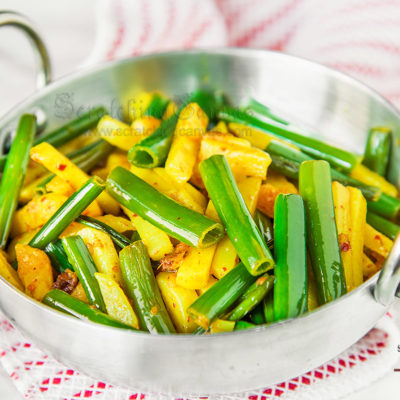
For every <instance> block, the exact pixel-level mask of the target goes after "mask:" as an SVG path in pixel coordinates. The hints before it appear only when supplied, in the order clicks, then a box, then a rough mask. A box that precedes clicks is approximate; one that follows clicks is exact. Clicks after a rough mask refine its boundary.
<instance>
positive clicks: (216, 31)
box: [87, 0, 400, 107]
mask: <svg viewBox="0 0 400 400" xmlns="http://www.w3.org/2000/svg"><path fill="white" fill-rule="evenodd" d="M217 46H244V47H256V48H264V49H272V50H279V51H284V52H287V53H290V54H294V55H299V56H302V57H306V58H308V59H311V60H315V61H318V62H321V63H323V64H326V65H328V66H330V67H332V68H337V69H339V70H341V71H343V72H346V73H348V74H350V75H353V76H355V77H356V78H358V79H360V80H361V81H364V82H365V83H366V84H368V85H370V86H371V87H373V88H374V89H376V90H377V91H378V92H380V93H381V94H382V95H383V96H385V97H386V98H387V99H389V100H390V101H392V102H393V103H394V104H396V105H397V106H398V107H400V0H335V1H325V2H321V1H320V0H319V1H318V0H268V1H265V0H202V1H201V2H200V1H198V0H164V1H156V0H150V1H149V0H115V1H110V0H100V1H99V3H98V9H97V38H96V43H95V46H94V49H93V52H92V54H91V55H90V57H89V59H88V60H87V64H94V63H97V62H99V61H104V60H110V59H113V58H122V57H127V56H132V55H137V54H143V53H149V52H159V51H168V50H175V49H186V48H191V47H200V48H205V47H217Z"/></svg>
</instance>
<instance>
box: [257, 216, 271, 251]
mask: <svg viewBox="0 0 400 400" xmlns="http://www.w3.org/2000/svg"><path fill="white" fill-rule="evenodd" d="M253 218H254V222H255V224H256V225H257V228H258V230H259V231H260V233H261V236H262V237H263V239H264V241H265V243H267V245H268V247H269V248H270V249H271V247H273V243H274V230H273V226H272V222H271V220H270V219H269V218H268V217H267V216H266V215H265V214H263V213H262V212H261V211H260V210H256V212H255V213H254V217H253Z"/></svg>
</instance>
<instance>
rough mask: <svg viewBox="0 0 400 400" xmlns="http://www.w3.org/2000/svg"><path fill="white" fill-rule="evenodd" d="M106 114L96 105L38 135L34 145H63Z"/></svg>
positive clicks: (2, 159)
mask: <svg viewBox="0 0 400 400" xmlns="http://www.w3.org/2000/svg"><path fill="white" fill-rule="evenodd" d="M106 114H108V111H107V110H106V109H105V108H104V107H96V108H94V109H93V110H91V111H89V112H87V113H85V114H82V115H81V116H79V117H78V118H76V119H74V120H72V121H70V122H68V123H67V124H65V125H63V126H61V127H59V128H57V129H55V130H54V131H51V132H49V133H45V134H43V135H40V136H38V137H37V138H36V139H35V140H34V141H33V145H34V146H36V145H37V144H39V143H42V142H47V143H49V144H51V145H52V146H54V147H59V146H62V145H63V144H65V143H67V142H70V141H71V140H72V139H75V138H76V137H78V136H80V135H82V133H85V132H86V131H88V130H89V129H91V128H93V127H94V126H96V124H97V122H98V121H99V120H100V118H101V117H102V116H104V115H106ZM6 158H7V155H4V156H1V157H0V170H1V169H3V166H4V164H5V161H6Z"/></svg>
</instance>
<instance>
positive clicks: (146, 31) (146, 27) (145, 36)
mask: <svg viewBox="0 0 400 400" xmlns="http://www.w3.org/2000/svg"><path fill="white" fill-rule="evenodd" d="M140 4H141V8H142V18H143V30H142V33H141V35H140V37H139V42H138V44H137V45H136V46H135V48H134V49H133V51H132V55H133V56H136V55H138V54H140V51H141V50H142V48H143V46H144V45H145V44H146V42H147V41H148V40H149V37H150V32H151V30H152V26H151V23H150V18H149V7H148V3H147V0H141V1H140Z"/></svg>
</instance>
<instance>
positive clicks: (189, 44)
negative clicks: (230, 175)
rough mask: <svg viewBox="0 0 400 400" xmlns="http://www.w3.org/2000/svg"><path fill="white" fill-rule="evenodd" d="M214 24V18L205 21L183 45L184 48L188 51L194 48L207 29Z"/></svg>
mask: <svg viewBox="0 0 400 400" xmlns="http://www.w3.org/2000/svg"><path fill="white" fill-rule="evenodd" d="M212 23H213V19H212V16H210V17H209V18H208V19H206V20H204V21H203V22H202V23H201V24H200V26H199V27H198V28H197V29H196V30H195V31H194V32H193V33H192V34H191V35H190V36H189V37H188V39H187V40H186V41H185V42H184V43H183V48H184V49H188V48H190V47H192V46H193V45H194V44H195V43H196V42H197V41H198V40H199V39H200V38H201V36H202V35H203V34H204V32H205V31H206V30H207V28H209V27H210V25H211V24H212Z"/></svg>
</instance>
